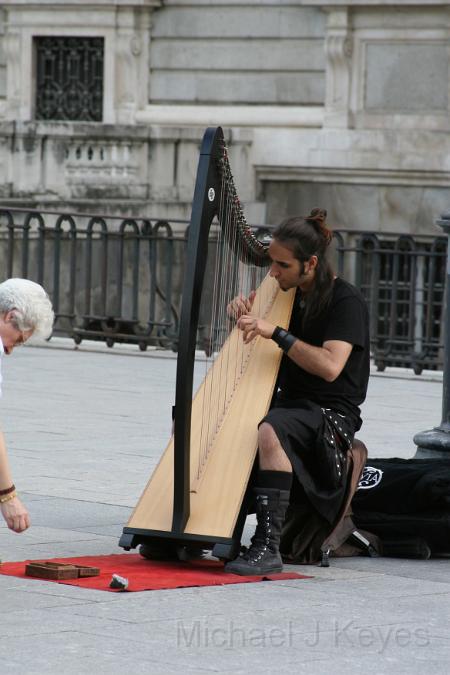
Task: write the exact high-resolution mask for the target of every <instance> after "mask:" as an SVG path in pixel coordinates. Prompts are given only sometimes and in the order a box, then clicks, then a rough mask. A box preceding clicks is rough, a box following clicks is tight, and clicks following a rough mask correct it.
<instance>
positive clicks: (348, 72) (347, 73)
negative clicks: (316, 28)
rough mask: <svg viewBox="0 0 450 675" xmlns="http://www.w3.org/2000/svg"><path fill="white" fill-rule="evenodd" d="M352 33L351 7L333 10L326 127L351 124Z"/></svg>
mask: <svg viewBox="0 0 450 675" xmlns="http://www.w3.org/2000/svg"><path fill="white" fill-rule="evenodd" d="M352 51H353V42H352V32H351V27H350V13H349V9H348V7H341V8H335V9H330V10H329V12H328V20H327V33H326V38H325V53H326V57H327V62H326V92H325V111H324V126H325V127H340V128H348V127H349V126H351V114H350V89H351V81H352V60H351V57H352Z"/></svg>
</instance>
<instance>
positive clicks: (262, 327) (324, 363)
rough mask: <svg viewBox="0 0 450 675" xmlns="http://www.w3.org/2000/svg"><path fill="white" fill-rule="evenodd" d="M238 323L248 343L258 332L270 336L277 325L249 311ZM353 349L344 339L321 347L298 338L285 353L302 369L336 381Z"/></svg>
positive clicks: (262, 335)
mask: <svg viewBox="0 0 450 675" xmlns="http://www.w3.org/2000/svg"><path fill="white" fill-rule="evenodd" d="M238 327H239V328H240V329H241V330H242V332H243V334H244V335H243V337H244V342H246V343H247V342H250V341H251V340H253V339H254V338H255V337H257V336H258V335H260V336H261V337H263V338H266V339H268V340H270V339H271V338H272V335H273V332H274V330H275V328H276V326H274V325H273V324H271V323H269V322H268V321H265V320H264V319H258V318H257V317H254V316H250V315H248V314H245V315H243V316H241V317H240V319H239V321H238ZM352 349H353V345H352V344H350V343H349V342H344V341H343V340H328V341H326V342H324V343H323V345H322V346H321V347H314V346H313V345H310V344H308V343H307V342H303V341H302V340H299V339H296V340H295V342H293V344H292V346H291V347H290V349H289V350H288V351H287V352H286V353H287V355H288V356H289V358H290V359H292V360H293V361H294V363H296V364H297V365H298V366H300V367H301V368H303V370H306V371H307V372H308V373H311V374H312V375H317V376H318V377H321V378H322V379H324V380H326V381H327V382H333V381H334V380H335V379H336V378H337V377H339V375H340V374H341V372H342V370H343V368H344V366H345V364H346V363H347V360H348V357H349V356H350V354H351V351H352Z"/></svg>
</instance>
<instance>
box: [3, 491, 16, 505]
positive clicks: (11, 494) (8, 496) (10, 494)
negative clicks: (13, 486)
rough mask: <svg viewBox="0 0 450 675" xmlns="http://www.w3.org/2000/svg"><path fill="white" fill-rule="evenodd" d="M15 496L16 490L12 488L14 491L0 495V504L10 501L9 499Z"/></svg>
mask: <svg viewBox="0 0 450 675" xmlns="http://www.w3.org/2000/svg"><path fill="white" fill-rule="evenodd" d="M15 497H17V492H16V491H15V490H14V492H10V493H9V495H6V496H4V497H0V504H6V502H10V501H11V499H14V498H15Z"/></svg>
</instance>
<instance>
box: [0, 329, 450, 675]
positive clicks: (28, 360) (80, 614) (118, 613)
mask: <svg viewBox="0 0 450 675" xmlns="http://www.w3.org/2000/svg"><path fill="white" fill-rule="evenodd" d="M203 370H204V366H203V364H202V363H201V362H200V363H199V367H198V372H197V378H196V379H197V381H198V380H199V378H200V377H201V375H202V371H203ZM3 376H4V382H3V385H4V386H3V398H2V400H1V405H0V411H1V419H2V428H3V430H4V432H5V434H6V438H7V443H8V447H9V452H10V459H11V463H12V465H13V475H14V478H15V481H16V484H17V485H18V487H19V489H20V493H21V496H22V498H23V500H24V502H25V503H26V504H27V506H28V508H29V510H30V512H31V517H32V522H33V525H32V527H31V529H30V530H28V531H27V532H26V533H23V534H21V535H16V534H14V533H12V532H10V531H9V530H7V528H6V527H4V526H3V521H2V524H1V526H0V557H1V558H2V559H3V560H4V561H7V560H24V559H30V558H31V559H37V558H45V557H56V556H75V555H90V554H106V553H118V552H119V553H120V552H121V549H118V546H117V543H118V538H119V536H120V533H121V531H122V527H123V525H124V524H125V523H126V521H127V519H128V515H129V513H130V509H131V508H132V507H133V506H134V505H135V503H136V501H137V499H138V497H139V495H140V494H141V492H142V489H143V487H144V486H145V484H146V482H147V479H148V476H149V475H150V473H151V471H152V469H153V467H154V466H155V463H156V462H157V460H158V457H159V455H160V453H161V451H162V450H163V448H164V447H165V444H166V442H167V438H168V435H169V433H170V427H171V419H170V409H171V405H172V403H173V396H174V394H173V392H174V379H175V360H174V358H173V355H171V354H166V353H164V352H156V351H153V352H147V353H145V354H141V353H139V352H138V351H137V349H136V348H128V347H117V346H116V347H114V348H113V349H112V350H107V349H106V348H103V347H101V346H99V345H93V344H92V343H91V345H87V346H86V345H84V343H83V345H81V347H80V348H78V349H74V348H73V346H72V343H71V342H70V341H68V340H54V341H52V343H51V344H50V347H49V348H32V347H25V348H24V349H22V350H20V351H19V350H18V351H17V352H16V353H15V354H14V355H13V356H12V357H9V358H7V359H5V360H4V364H3ZM441 396H442V382H441V378H440V377H439V375H438V374H430V375H422V376H421V377H417V378H416V377H413V376H412V375H410V374H408V373H406V372H402V371H392V372H391V373H388V374H383V375H376V374H375V375H374V376H373V377H372V378H371V382H370V389H369V396H368V400H367V403H366V404H365V406H364V411H363V416H364V418H365V423H364V426H363V429H362V430H361V432H360V433H359V436H360V438H361V439H362V440H364V441H365V443H366V444H367V446H368V448H369V452H370V456H372V457H375V456H379V457H381V456H384V457H389V456H400V457H411V456H413V454H414V452H415V447H414V445H413V442H412V437H413V435H414V433H416V432H417V431H423V430H425V429H428V428H431V427H433V426H435V425H436V424H438V423H439V422H440V414H441ZM250 531H251V522H250V523H249V525H248V526H247V530H246V532H247V536H248V533H249V532H250ZM288 569H291V568H290V567H289V568H288ZM292 569H298V570H299V571H300V572H302V573H305V574H311V575H313V576H314V578H313V579H310V580H298V581H292V580H289V581H279V582H270V583H268V582H266V583H259V584H248V585H247V584H246V585H238V586H224V587H213V588H187V589H178V590H170V591H153V592H143V593H130V594H127V593H124V594H112V593H105V592H102V591H90V590H85V589H79V588H75V587H71V586H63V585H59V584H58V585H57V584H51V583H48V582H44V581H35V580H20V579H15V578H13V577H4V576H0V613H1V619H2V630H1V633H0V673H1V674H2V675H10V674H11V675H12V674H14V675H34V674H36V675H44V674H46V675H47V674H51V675H53V674H59V673H62V672H64V673H66V674H68V675H72V674H73V675H79V674H85V673H86V674H87V673H92V672H95V673H96V675H102V674H103V673H105V674H106V673H107V674H108V675H115V674H116V673H117V674H119V673H123V672H127V671H130V672H133V673H146V674H158V675H159V674H161V675H162V674H166V673H203V672H204V673H208V672H211V673H233V674H236V675H237V674H238V673H247V672H249V671H250V672H254V673H258V674H259V673H292V672H294V673H296V672H298V673H312V674H316V673H317V674H322V673H329V672H330V671H332V672H334V673H338V674H341V673H345V674H347V673H350V674H352V673H355V674H356V673H358V674H359V673H361V672H363V673H365V675H366V674H367V675H368V674H372V673H408V675H409V674H411V673H413V674H414V673H421V674H423V673H425V674H427V673H433V674H434V675H437V674H439V673H447V672H448V671H449V669H450V633H449V628H448V624H449V618H450V617H449V614H450V610H449V607H450V604H449V601H450V563H449V561H448V560H445V559H444V560H431V561H426V562H423V561H413V560H393V559H383V558H380V559H376V560H372V559H366V558H350V559H341V560H334V561H332V566H331V567H330V568H329V569H322V568H319V567H315V566H308V567H301V568H292Z"/></svg>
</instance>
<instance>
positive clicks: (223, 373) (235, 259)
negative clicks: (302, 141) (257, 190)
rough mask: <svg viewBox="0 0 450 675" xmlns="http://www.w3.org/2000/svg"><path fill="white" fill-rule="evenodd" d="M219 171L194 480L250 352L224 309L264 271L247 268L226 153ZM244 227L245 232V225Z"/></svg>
mask: <svg viewBox="0 0 450 675" xmlns="http://www.w3.org/2000/svg"><path fill="white" fill-rule="evenodd" d="M225 168H226V170H224V171H222V172H221V181H222V184H221V190H220V203H219V208H218V220H219V224H220V227H218V228H216V229H217V244H216V256H215V265H214V273H213V275H212V279H213V280H212V284H213V288H212V300H211V313H210V317H209V320H208V324H209V334H208V338H207V344H206V359H205V366H204V367H205V379H204V381H205V385H204V387H203V395H202V396H203V401H202V415H201V430H200V448H199V452H198V463H197V470H196V474H197V479H200V478H201V475H202V471H203V468H204V466H205V464H206V462H207V460H208V456H209V452H210V450H211V447H212V445H213V443H214V438H215V437H216V435H217V433H218V431H219V430H220V427H221V423H222V422H223V419H224V417H225V415H226V413H227V410H228V406H229V404H230V402H231V400H232V397H233V393H234V391H235V389H236V387H237V386H238V383H239V381H240V379H241V378H242V376H243V374H244V372H245V369H246V366H247V364H248V362H249V359H250V357H251V352H252V350H253V347H254V341H252V342H251V343H249V344H247V345H246V344H245V343H244V341H243V339H242V334H241V333H240V331H238V330H233V329H234V328H235V324H236V321H235V320H234V319H233V318H231V317H230V316H229V313H228V312H227V306H228V305H229V303H230V301H231V300H232V299H233V298H234V297H236V296H238V295H242V296H243V297H245V298H247V297H248V296H249V293H250V291H252V290H255V289H256V288H257V287H258V286H259V285H260V283H261V281H262V279H263V277H264V276H265V274H266V271H267V270H266V269H265V268H264V267H262V266H259V267H256V266H255V265H254V264H252V263H253V260H251V256H249V254H248V250H247V249H248V242H246V240H245V237H244V236H243V230H242V223H243V214H242V210H241V208H240V204H239V201H238V198H237V195H236V192H235V189H234V183H233V181H232V176H231V172H230V171H229V167H228V162H227V157H226V150H225ZM244 222H245V220H244ZM245 226H246V227H247V225H246V223H245ZM258 244H259V242H258ZM249 258H250V259H249ZM261 305H262V301H261V298H260V296H259V295H257V297H256V300H255V303H254V306H253V308H252V313H253V314H256V315H259V316H261V313H262V306H261ZM224 346H226V348H225V349H224ZM213 365H214V368H213Z"/></svg>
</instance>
